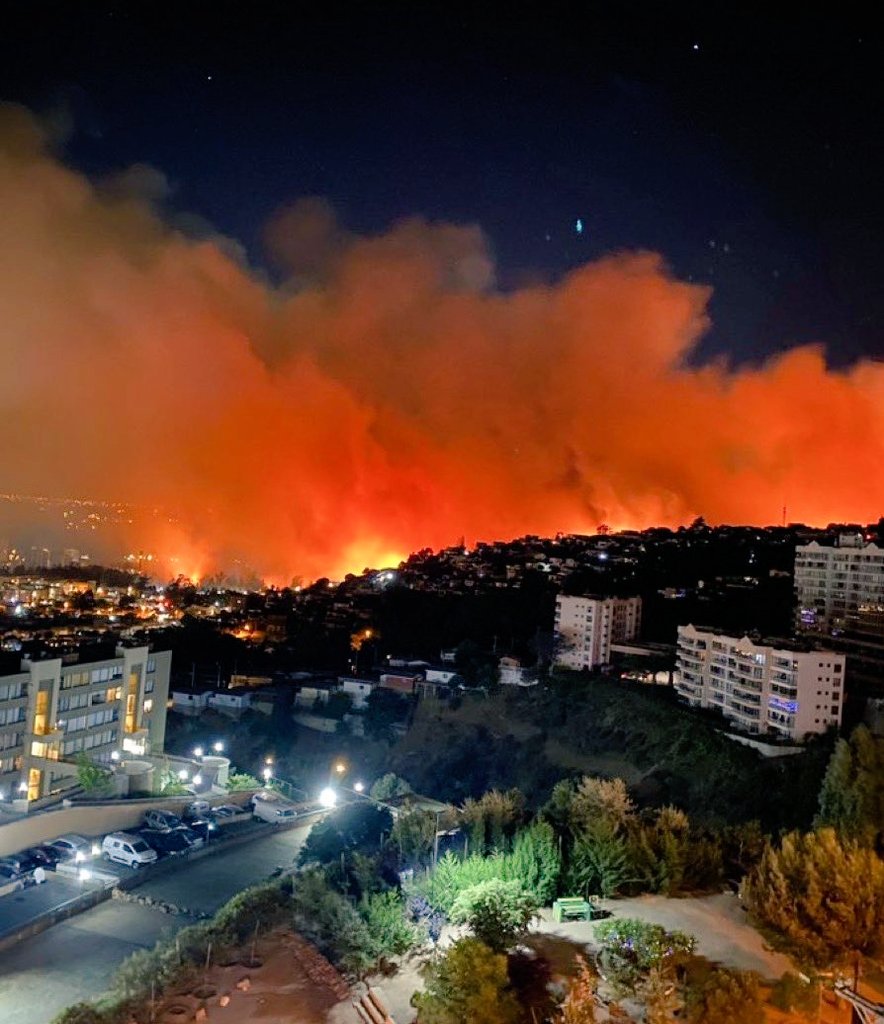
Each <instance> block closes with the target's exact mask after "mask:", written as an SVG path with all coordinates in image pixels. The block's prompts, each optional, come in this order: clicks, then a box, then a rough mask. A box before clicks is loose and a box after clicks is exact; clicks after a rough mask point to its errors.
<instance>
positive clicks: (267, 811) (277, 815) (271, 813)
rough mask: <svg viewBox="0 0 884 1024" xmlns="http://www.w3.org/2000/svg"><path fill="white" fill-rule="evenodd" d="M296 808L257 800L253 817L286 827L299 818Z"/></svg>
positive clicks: (253, 809)
mask: <svg viewBox="0 0 884 1024" xmlns="http://www.w3.org/2000/svg"><path fill="white" fill-rule="evenodd" d="M297 816H298V812H297V811H296V810H295V809H294V807H290V806H289V805H288V804H285V803H282V802H276V801H271V800H257V801H256V802H255V805H254V807H253V808H252V817H254V818H256V819H258V820H259V821H269V822H271V824H273V825H285V824H288V823H290V822H292V821H294V820H295V818H297Z"/></svg>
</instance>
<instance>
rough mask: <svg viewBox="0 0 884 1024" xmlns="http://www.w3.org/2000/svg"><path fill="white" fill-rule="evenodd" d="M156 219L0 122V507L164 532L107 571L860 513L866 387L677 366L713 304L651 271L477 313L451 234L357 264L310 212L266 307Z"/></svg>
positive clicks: (435, 231) (633, 260) (149, 187)
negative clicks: (92, 502)
mask: <svg viewBox="0 0 884 1024" xmlns="http://www.w3.org/2000/svg"><path fill="white" fill-rule="evenodd" d="M144 182H146V185H145V186H144V187H142V185H141V184H140V183H144ZM158 191H159V188H158V176H157V175H156V174H155V173H151V172H148V171H147V170H146V169H140V170H139V171H138V172H130V173H129V174H127V175H126V176H121V178H120V179H118V180H117V181H115V182H114V183H112V184H108V183H98V184H95V183H91V182H89V181H88V180H87V179H85V178H84V177H82V176H80V175H78V174H76V173H74V172H72V171H71V170H69V169H67V168H66V167H64V166H63V165H62V164H60V163H59V162H58V161H57V160H56V159H54V158H53V156H52V155H51V154H50V153H49V152H48V151H47V149H46V148H45V146H44V144H43V141H42V139H41V137H40V133H39V131H38V130H37V128H36V126H35V124H34V122H33V121H32V119H31V118H30V117H29V116H28V115H27V114H26V113H25V112H23V111H21V110H20V109H17V108H4V109H2V110H0V225H2V231H0V358H2V365H3V367H4V371H5V372H4V379H5V382H6V389H5V399H6V401H5V408H4V423H3V428H2V437H0V475H2V481H3V488H4V489H6V490H19V491H24V492H29V493H50V494H86V495H100V496H106V497H111V498H115V499H119V500H125V501H131V502H136V503H142V504H146V505H160V506H163V507H166V508H169V509H174V510H176V513H177V525H175V526H169V525H165V526H163V527H162V528H160V527H156V528H155V532H154V535H152V536H149V537H144V536H140V535H139V536H133V537H131V538H128V540H129V541H130V543H131V544H132V545H133V546H138V547H143V548H146V547H148V546H152V547H153V549H154V550H157V551H159V552H160V553H161V554H162V555H163V556H165V557H166V558H167V559H168V558H171V557H173V556H174V557H176V558H178V559H179V560H180V564H182V565H184V564H185V563H186V564H187V565H188V566H193V567H195V569H194V571H206V570H209V569H211V568H214V567H224V566H229V565H230V564H232V563H233V562H234V560H240V561H242V562H244V563H246V564H248V565H250V566H253V567H254V568H255V569H256V570H257V571H258V572H260V573H262V574H264V575H265V576H267V577H268V578H273V579H277V580H287V579H289V578H291V576H292V575H294V574H300V575H303V576H305V577H308V578H309V577H314V576H317V575H322V574H340V573H341V572H343V571H346V570H347V569H355V570H357V571H358V570H361V569H362V567H363V566H364V565H367V564H375V565H377V564H382V563H384V562H389V561H391V560H393V559H394V558H395V557H396V556H402V555H405V554H406V553H407V552H409V551H411V550H414V549H416V548H420V547H424V546H427V545H430V546H439V545H442V544H446V543H451V542H452V541H454V540H455V539H456V538H457V537H459V536H460V535H466V536H467V537H470V538H494V537H503V536H514V535H519V534H523V533H525V532H535V533H553V532H556V531H558V530H565V531H581V530H582V531H587V530H590V531H591V530H593V529H594V528H595V526H596V524H598V523H600V522H603V521H604V522H608V523H611V524H612V525H614V526H617V527H627V526H631V527H639V526H644V525H649V524H653V523H660V522H666V523H674V522H678V521H684V520H685V519H687V518H689V517H691V516H693V515H696V514H703V515H704V516H706V518H707V519H708V520H709V521H713V522H715V521H742V522H753V521H754V522H770V521H776V520H777V519H778V518H779V510H780V508H781V506H782V505H783V503H784V501H785V502H786V503H787V504H788V507H789V513H790V516H791V517H792V518H795V519H803V520H806V521H809V522H825V521H829V520H838V519H851V520H855V519H869V518H876V517H877V516H878V514H879V511H880V510H881V508H882V505H884V501H882V498H884V484H881V483H879V482H878V481H879V473H878V468H879V466H880V465H881V461H882V455H884V423H882V410H884V402H882V399H884V369H882V368H881V367H879V366H876V365H873V364H870V363H860V364H858V365H857V366H855V367H854V368H853V369H852V370H850V371H849V372H842V373H833V372H829V371H827V369H826V367H825V363H824V359H823V355H822V352H821V351H820V349H819V348H816V347H803V348H798V349H794V350H792V351H791V352H789V353H787V354H786V355H783V356H781V357H779V358H777V359H775V360H771V361H770V362H768V363H767V364H766V365H765V366H763V367H761V368H752V369H742V370H739V371H730V370H729V369H728V368H726V367H725V366H723V365H713V366H707V367H705V368H702V369H696V368H691V367H688V366H687V365H686V360H687V357H688V356H689V355H690V353H691V351H692V348H693V347H694V346H695V345H696V343H697V341H698V339H699V338H700V336H701V335H702V333H703V331H704V330H705V328H706V326H707V318H706V306H707V302H708V298H709V292H708V290H707V289H705V288H700V287H697V286H693V285H688V284H685V283H683V282H680V281H677V280H675V279H674V278H673V277H672V276H671V275H670V274H669V273H668V272H667V270H666V267H665V265H664V262H663V260H662V259H661V257H659V256H657V255H654V254H651V253H629V254H621V255H616V256H612V257H610V258H607V259H604V260H600V261H598V262H596V263H592V264H589V265H586V266H584V267H582V268H580V269H578V270H576V271H574V272H573V273H571V274H569V275H568V276H567V277H565V278H564V279H563V280H561V281H560V282H558V283H557V284H554V285H551V286H534V287H526V288H522V289H520V290H518V291H514V292H508V293H502V292H501V291H499V290H497V289H496V287H495V283H494V263H493V259H492V257H491V255H490V253H489V249H488V245H487V243H486V240H485V239H484V237H483V236H482V233H481V232H480V231H479V230H478V229H477V228H474V227H458V226H452V225H446V224H442V225H439V224H428V223H426V222H424V221H422V220H420V219H413V220H408V221H405V222H403V223H400V224H397V225H395V226H393V227H392V228H391V229H390V230H389V231H388V232H387V233H386V234H384V235H381V236H379V237H371V238H364V237H354V236H351V235H348V234H346V233H345V232H344V231H343V230H342V229H341V228H340V226H339V225H338V224H337V222H336V220H335V218H334V216H333V214H332V213H331V212H330V211H329V210H328V208H327V207H325V206H323V205H322V204H321V203H318V202H316V201H310V202H307V203H300V204H296V205H295V206H294V207H293V208H292V209H290V210H288V211H285V212H283V214H281V215H280V217H279V218H277V219H276V220H275V221H274V223H273V224H272V225H270V227H269V228H268V233H267V237H268V246H269V247H270V248H271V249H272V253H273V256H274V258H275V259H276V261H277V262H278V263H280V264H282V265H284V266H286V267H287V268H288V271H289V281H288V283H287V284H286V285H285V286H283V287H272V286H270V285H268V284H267V283H266V282H265V281H264V280H262V279H261V278H260V277H259V276H258V275H256V274H255V273H252V272H250V271H249V270H248V269H247V268H246V267H245V266H244V265H243V263H242V261H241V260H240V259H239V257H238V256H237V253H236V251H235V247H234V246H233V245H232V244H231V243H230V242H228V241H226V240H223V239H209V240H205V239H204V240H195V239H193V238H189V237H186V236H185V235H184V234H182V233H180V232H179V231H176V230H174V229H173V228H172V227H171V226H169V225H168V224H167V223H166V222H165V221H164V220H163V217H162V216H161V214H160V213H159V212H158V211H157V209H156V208H155V207H154V206H153V205H152V202H153V199H152V197H155V195H156V193H157V192H158Z"/></svg>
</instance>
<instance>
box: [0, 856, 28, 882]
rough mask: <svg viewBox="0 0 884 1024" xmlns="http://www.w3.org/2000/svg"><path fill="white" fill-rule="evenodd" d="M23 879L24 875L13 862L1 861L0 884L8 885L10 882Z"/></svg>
mask: <svg viewBox="0 0 884 1024" xmlns="http://www.w3.org/2000/svg"><path fill="white" fill-rule="evenodd" d="M23 881H24V876H23V875H21V874H19V873H18V871H16V870H15V868H14V867H13V866H12V865H11V864H4V863H3V862H2V861H0V885H8V884H9V883H10V882H23Z"/></svg>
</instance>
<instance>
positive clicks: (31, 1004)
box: [0, 819, 315, 1024]
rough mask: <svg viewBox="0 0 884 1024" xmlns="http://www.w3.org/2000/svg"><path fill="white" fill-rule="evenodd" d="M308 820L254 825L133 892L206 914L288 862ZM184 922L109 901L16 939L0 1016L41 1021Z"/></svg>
mask: <svg viewBox="0 0 884 1024" xmlns="http://www.w3.org/2000/svg"><path fill="white" fill-rule="evenodd" d="M313 820H315V819H310V820H309V821H307V822H305V823H304V824H303V825H300V826H298V827H295V828H291V829H286V830H284V831H283V830H278V831H275V830H274V829H273V828H272V826H269V825H267V826H260V827H257V828H256V831H255V832H254V833H253V835H254V838H252V839H250V840H248V841H243V842H242V843H240V844H236V845H233V846H230V847H228V848H225V849H221V848H219V849H218V850H217V851H216V852H214V853H213V854H211V855H209V856H205V857H201V858H200V859H198V860H194V861H188V860H182V861H181V862H179V864H180V866H178V865H176V867H175V869H174V870H173V869H168V870H166V871H163V872H162V873H159V872H157V873H155V874H154V875H153V876H151V873H150V872H149V871H148V872H144V874H143V876H142V877H143V878H144V881H143V882H142V883H141V884H139V885H136V886H135V890H134V891H136V892H140V893H145V894H146V895H149V896H151V897H153V898H154V899H157V900H162V901H165V902H167V903H174V904H176V905H178V906H185V907H188V908H189V909H191V910H194V911H197V912H199V913H206V914H210V913H213V912H214V911H215V910H217V909H218V907H220V906H221V905H222V904H223V903H225V902H226V901H227V900H228V899H230V897H231V896H233V895H235V894H236V893H237V892H239V891H240V890H241V889H244V888H245V887H247V886H248V885H252V884H254V883H256V882H260V881H262V880H263V879H264V878H266V877H267V876H268V875H269V874H270V873H271V872H272V871H273V870H274V869H275V868H276V867H284V866H288V865H289V864H291V863H292V861H293V860H294V858H295V857H296V856H297V853H298V851H299V849H300V848H301V845H302V843H303V842H304V840H305V838H306V836H307V833H308V831H309V829H310V827H311V825H312V822H313ZM119 867H120V868H121V870H122V872H124V873H125V872H129V869H128V868H125V867H123V866H122V865H120V866H119ZM130 874H131V872H130ZM57 882H58V880H57V879H53V880H52V882H50V883H47V884H46V885H44V886H40V887H39V889H40V890H46V891H48V889H47V886H48V885H50V884H53V883H56V884H57ZM33 892H35V890H33V889H32V890H27V891H26V893H22V894H17V895H28V896H30V894H31V893H33ZM41 895H42V894H41ZM191 922H192V918H189V917H172V916H169V915H168V914H164V913H161V912H160V911H158V910H154V909H151V908H149V907H142V906H137V905H133V904H130V903H120V902H118V901H116V900H113V901H109V902H106V903H103V904H101V905H100V906H98V907H94V908H93V909H91V910H87V911H86V912H84V913H82V914H79V915H78V916H76V917H73V918H71V919H70V920H68V921H64V922H62V923H60V924H56V925H54V926H53V927H51V928H49V929H48V930H47V931H45V932H42V933H40V934H39V935H35V936H33V937H32V938H29V939H26V940H24V941H23V942H20V943H19V944H18V945H16V946H15V947H13V948H11V949H8V950H5V951H4V952H3V954H2V955H0V1021H3V1024H48V1022H49V1021H50V1020H52V1018H53V1016H55V1014H57V1013H58V1012H59V1010H61V1009H63V1008H64V1007H65V1006H68V1005H70V1004H71V1003H74V1002H77V1001H78V1000H80V999H91V998H94V997H95V996H96V994H98V993H100V992H102V991H104V990H105V989H106V988H107V986H108V984H109V982H110V980H111V978H112V977H113V973H114V971H115V970H116V968H117V966H118V965H119V964H120V963H121V961H122V960H124V959H125V958H126V957H127V956H128V955H129V954H130V953H132V952H133V951H134V950H136V949H139V948H144V947H149V946H152V945H153V944H154V943H155V942H156V940H157V939H158V938H159V937H160V936H161V935H162V934H164V933H172V932H175V931H177V930H178V929H179V928H182V927H184V926H185V925H187V924H190V923H191ZM36 992H39V998H35V993H36Z"/></svg>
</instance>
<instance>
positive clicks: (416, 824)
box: [390, 807, 436, 864]
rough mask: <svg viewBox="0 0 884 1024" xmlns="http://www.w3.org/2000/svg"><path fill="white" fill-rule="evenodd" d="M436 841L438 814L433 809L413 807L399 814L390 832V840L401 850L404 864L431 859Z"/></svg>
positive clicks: (400, 853) (400, 858)
mask: <svg viewBox="0 0 884 1024" xmlns="http://www.w3.org/2000/svg"><path fill="white" fill-rule="evenodd" d="M435 841H436V815H435V814H434V813H433V812H432V811H423V810H421V809H420V808H417V807H415V808H412V809H411V810H407V811H403V812H401V813H400V814H398V815H397V817H396V820H395V821H394V822H393V830H392V832H391V833H390V842H391V843H393V844H394V845H395V846H396V847H397V849H398V850H399V860H400V861H401V862H402V864H421V863H424V862H426V861H429V860H430V858H431V854H432V853H433V847H434V845H435Z"/></svg>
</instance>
